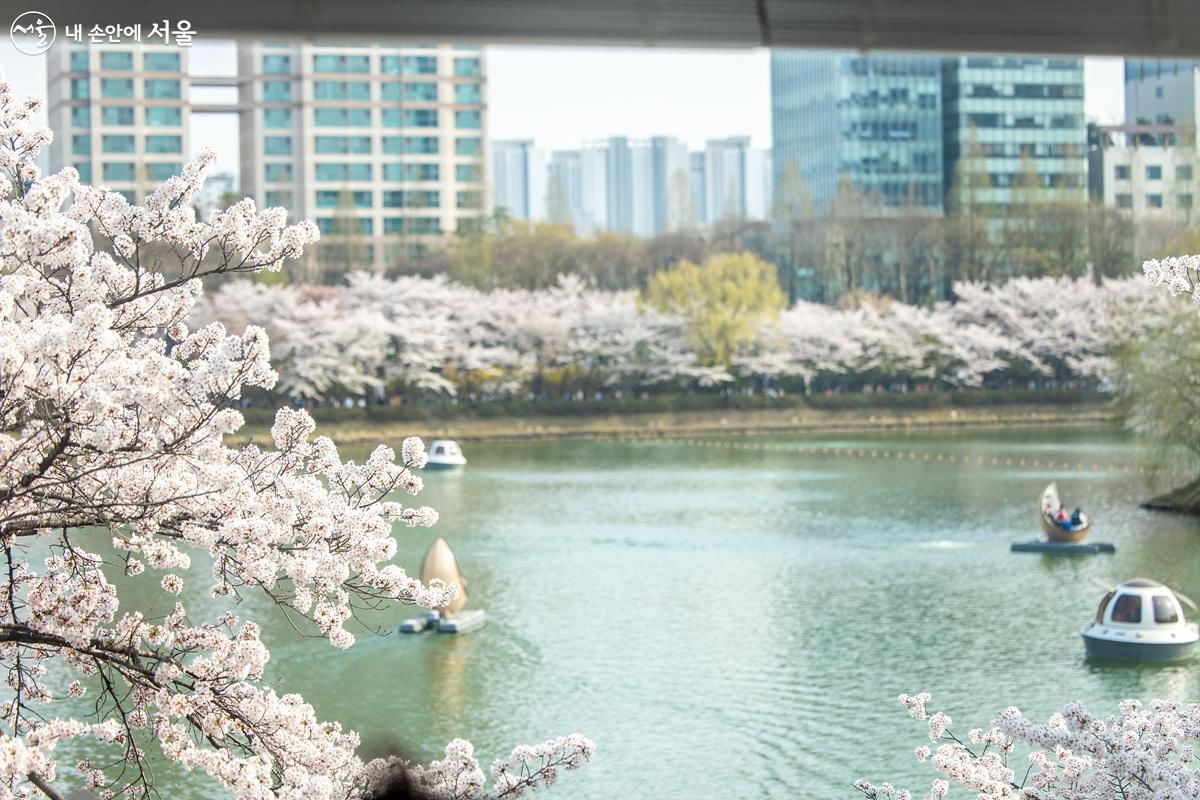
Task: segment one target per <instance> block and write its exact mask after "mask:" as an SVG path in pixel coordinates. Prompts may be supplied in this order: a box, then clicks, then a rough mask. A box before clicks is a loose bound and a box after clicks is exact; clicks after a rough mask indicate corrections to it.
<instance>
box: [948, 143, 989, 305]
mask: <svg viewBox="0 0 1200 800" xmlns="http://www.w3.org/2000/svg"><path fill="white" fill-rule="evenodd" d="M991 192H992V177H991V174H990V173H989V172H988V169H987V160H986V158H985V156H984V152H983V146H982V145H980V143H979V136H978V134H977V133H976V131H975V130H974V129H972V130H971V132H970V134H969V135H968V136H967V140H966V142H965V143H964V145H963V152H962V154H961V156H960V157H959V159H958V161H957V162H956V163H955V165H954V176H953V178H952V179H951V182H950V191H949V193H948V196H947V198H946V212H947V214H948V217H947V219H946V222H945V225H944V228H943V236H942V242H943V248H944V255H945V258H944V262H945V269H944V270H943V272H942V282H943V283H942V291H941V294H942V296H943V297H951V296H952V295H953V285H954V283H955V282H957V281H987V280H991V279H992V277H993V272H994V267H995V258H996V247H995V246H994V245H993V244H992V233H993V228H994V222H993V221H992V220H991V219H990V213H989V212H990V208H989V206H990V203H991V197H990V194H991Z"/></svg>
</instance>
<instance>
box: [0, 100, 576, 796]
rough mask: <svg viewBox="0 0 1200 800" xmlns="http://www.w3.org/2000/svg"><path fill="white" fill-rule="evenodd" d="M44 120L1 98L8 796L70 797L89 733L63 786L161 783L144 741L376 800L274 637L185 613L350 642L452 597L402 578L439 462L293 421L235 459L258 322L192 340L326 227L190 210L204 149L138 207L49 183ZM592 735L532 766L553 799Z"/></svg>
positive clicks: (208, 764)
mask: <svg viewBox="0 0 1200 800" xmlns="http://www.w3.org/2000/svg"><path fill="white" fill-rule="evenodd" d="M39 107H40V106H39V104H38V103H37V102H21V101H18V100H17V99H16V98H15V96H14V94H13V90H12V87H11V86H10V85H9V84H7V83H3V82H0V547H2V548H3V551H4V557H5V560H6V569H5V571H4V574H5V575H6V576H7V579H6V580H0V668H3V669H4V670H6V671H7V676H6V682H7V686H8V689H9V690H10V695H6V698H7V697H11V699H7V700H6V702H4V703H3V704H2V705H0V723H2V724H3V725H4V727H5V729H6V733H5V734H4V735H0V800H9V798H29V797H34V796H38V795H49V796H54V795H55V794H59V793H61V792H59V790H58V789H56V788H54V787H53V784H54V783H55V782H56V781H57V780H59V778H60V777H62V776H60V773H62V772H71V770H63V769H62V768H61V766H62V765H60V764H58V763H57V762H56V758H55V750H56V746H57V745H58V743H59V742H61V741H64V740H68V739H76V738H80V737H85V736H87V737H90V738H91V739H93V740H94V741H95V742H98V743H99V744H101V745H103V746H104V747H105V748H110V749H112V750H114V751H115V752H113V753H111V755H112V758H107V757H106V758H104V759H103V762H102V763H101V761H100V760H99V759H98V760H97V761H96V762H93V761H91V760H84V761H80V762H78V763H77V764H75V765H74V766H75V770H74V772H75V773H76V774H75V775H74V776H72V777H69V778H64V780H66V781H68V782H71V781H74V782H75V783H78V782H79V779H80V778H82V782H83V783H85V784H86V785H87V786H90V787H92V788H93V789H95V790H97V791H98V792H99V794H100V795H101V796H103V797H113V796H118V795H124V794H137V795H139V796H150V795H152V794H156V793H159V792H162V790H163V789H164V788H166V787H162V786H159V787H156V786H155V785H154V780H155V776H156V774H157V775H159V776H162V775H169V774H171V773H170V771H163V770H159V771H158V772H157V773H153V772H151V771H150V770H149V769H148V768H147V758H148V749H149V748H156V749H157V750H158V751H159V752H160V753H161V754H162V755H164V756H165V757H166V758H167V759H169V760H170V761H172V762H174V763H175V764H177V765H178V766H179V767H181V768H182V769H183V770H187V771H199V772H202V773H205V774H207V775H208V776H209V777H210V778H211V779H212V780H213V781H215V782H216V783H217V784H218V785H219V786H221V787H222V788H223V789H224V790H225V791H227V792H228V793H229V794H230V795H231V796H233V797H236V798H245V799H246V800H250V799H251V798H255V799H261V800H265V799H266V798H286V799H288V800H292V799H295V800H299V798H315V799H317V800H321V799H323V798H349V797H360V796H362V793H363V790H364V786H365V785H366V775H367V769H366V766H365V765H364V764H363V762H362V761H361V760H360V759H359V757H358V756H357V755H356V751H357V748H358V744H359V740H358V736H357V735H356V734H355V733H354V732H352V731H347V730H343V729H342V727H341V726H340V725H339V724H338V723H337V722H331V721H323V720H321V719H319V718H318V716H317V714H316V712H315V710H314V709H313V708H312V706H310V705H309V704H307V703H305V702H304V700H303V698H302V697H300V696H298V695H295V694H277V693H276V692H275V691H274V690H272V689H270V688H268V687H266V686H264V685H263V681H264V678H265V676H266V669H267V665H268V663H269V660H270V653H269V652H268V650H267V648H266V647H265V646H264V644H263V642H262V639H261V636H260V628H259V622H258V621H257V620H255V619H250V618H243V617H239V616H237V615H234V614H232V613H221V612H220V611H218V610H214V609H217V608H220V607H222V606H223V605H224V604H220V603H216V604H199V605H198V604H192V605H191V606H190V608H189V607H188V606H186V605H185V600H184V599H185V598H188V597H194V596H195V595H196V592H197V591H198V590H207V591H208V592H209V593H210V594H211V595H212V596H213V597H225V596H230V597H234V598H242V597H244V596H245V595H246V594H248V593H258V594H260V595H261V596H263V597H265V598H267V600H268V603H267V607H268V608H272V609H276V610H277V611H278V612H279V613H280V614H282V615H283V616H285V617H286V618H287V620H288V621H289V622H291V623H292V625H293V626H295V627H296V628H297V629H298V630H300V631H302V632H306V633H310V634H311V635H315V636H321V637H324V638H325V639H327V640H328V641H329V642H330V643H331V644H332V645H333V646H334V647H339V648H345V647H349V646H351V645H352V644H353V643H354V634H353V633H352V632H351V629H352V626H351V625H350V622H351V620H352V619H353V618H354V615H355V614H356V613H357V611H358V610H360V609H363V608H375V607H380V606H385V605H387V604H391V603H417V604H421V605H424V606H426V607H430V608H435V607H439V606H442V605H445V604H446V603H448V602H450V601H451V600H452V599H453V597H454V596H455V594H456V592H457V591H458V589H457V587H455V586H452V585H447V584H444V583H442V582H440V581H431V582H430V583H428V584H422V583H421V582H420V581H418V580H416V579H415V578H412V577H410V576H409V575H408V574H407V573H406V572H405V571H404V569H403V568H401V567H400V566H399V565H397V564H395V563H393V559H394V557H395V554H396V540H395V538H394V530H395V529H397V528H399V527H401V526H403V525H408V526H420V525H432V524H434V523H435V522H436V521H437V514H436V512H434V511H433V510H432V509H429V508H425V507H422V506H415V505H412V504H410V503H409V502H408V497H409V496H410V495H413V494H416V493H418V492H419V491H420V490H421V479H420V476H419V474H418V471H419V470H420V468H421V467H423V466H424V464H425V461H426V454H425V450H424V445H423V443H422V442H421V441H420V440H419V439H416V438H410V439H407V440H405V441H404V442H403V444H402V446H401V448H400V456H399V459H397V456H396V453H395V452H394V451H393V450H392V449H391V448H388V447H383V446H381V447H378V448H376V449H375V450H374V451H373V452H372V453H371V454H370V456H369V457H368V458H366V459H365V460H364V461H363V462H362V463H355V462H353V461H343V460H342V458H341V456H340V455H339V453H338V450H337V447H336V446H335V445H334V443H333V442H332V441H331V440H330V439H328V438H327V437H321V436H316V431H315V426H314V423H313V421H312V419H311V418H310V417H309V416H308V414H307V413H305V412H303V411H297V410H292V409H282V410H280V411H279V413H278V414H277V415H276V419H275V424H274V426H273V427H272V429H271V435H272V442H271V445H270V446H266V447H259V446H255V445H241V446H230V445H229V444H227V443H228V442H230V441H231V437H229V434H231V433H233V432H235V431H236V430H237V429H238V428H239V427H240V426H241V425H242V417H241V414H240V413H239V412H238V411H237V410H235V409H236V406H237V403H238V400H239V398H241V397H242V394H243V392H244V391H245V390H246V389H247V388H248V387H256V388H259V389H269V388H271V387H273V386H274V385H275V383H276V381H277V379H278V375H277V373H276V371H275V369H274V368H273V367H272V364H271V354H270V349H269V346H268V338H267V334H266V331H265V330H263V329H262V328H259V327H255V326H242V329H241V331H240V332H239V333H238V334H236V335H233V334H230V333H229V332H228V331H227V329H226V328H225V326H223V325H222V324H220V323H219V322H207V323H202V324H199V325H195V324H191V321H192V320H193V318H194V308H195V305H196V303H197V301H198V300H199V299H200V298H201V296H202V291H203V290H202V279H204V278H205V277H208V276H213V275H237V274H242V273H252V272H256V271H259V270H273V269H279V267H280V265H281V264H282V263H283V262H284V261H285V260H287V259H291V258H295V257H297V256H299V255H300V254H301V253H302V251H303V249H304V248H305V247H306V246H307V245H309V244H311V243H312V242H314V241H316V239H317V237H318V233H317V230H316V228H315V226H313V225H312V224H311V223H309V222H302V223H299V224H295V225H290V224H288V221H287V217H286V212H285V211H284V210H283V209H267V210H259V209H257V208H256V207H255V204H254V203H253V202H252V201H251V200H244V201H242V202H239V203H237V204H235V205H234V206H232V207H231V208H229V209H226V210H224V211H219V212H215V213H213V214H211V215H210V216H209V218H208V219H207V220H200V219H197V217H196V214H195V211H194V210H193V207H192V202H191V201H192V199H193V197H194V196H195V195H196V193H197V192H198V191H199V190H200V188H201V187H202V185H203V183H204V178H205V173H206V170H207V168H208V166H209V164H210V163H211V161H212V156H211V154H209V153H205V154H204V155H202V156H201V157H200V158H199V159H198V160H197V161H195V162H193V163H191V164H189V165H188V166H187V167H185V168H184V169H183V171H182V173H181V174H180V175H178V176H176V177H173V178H171V179H170V180H168V181H166V182H165V183H164V184H162V186H161V187H159V188H158V189H157V190H156V191H155V192H154V193H153V194H151V195H150V196H149V197H148V198H146V200H145V203H144V204H143V205H140V206H138V205H132V204H130V203H129V202H127V201H126V199H125V198H124V197H123V196H122V195H120V194H118V193H116V192H112V191H109V190H107V189H104V188H93V187H88V186H84V185H81V184H80V182H79V176H78V175H77V174H76V172H75V171H74V170H71V169H67V170H64V171H62V172H59V173H57V174H54V175H49V176H42V175H41V174H40V172H39V170H38V168H37V165H36V160H37V157H38V153H39V151H40V149H41V147H42V146H43V145H45V144H46V143H47V142H49V141H50V139H51V134H50V132H49V131H47V130H45V129H41V128H38V127H36V126H35V125H34V123H33V120H34V117H35V115H36V113H37V111H38V109H39ZM33 553H36V554H37V558H38V559H40V563H35V560H36V559H34V557H33V556H32V554H33ZM47 553H48V554H49V555H46V554H47ZM195 560H198V561H199V562H200V563H203V564H205V565H206V569H205V570H204V571H203V572H200V571H197V570H195V569H194V568H193V561H195ZM207 565H211V568H207ZM143 573H145V574H147V576H148V578H151V579H153V580H155V581H156V582H157V583H158V585H159V586H160V587H161V588H162V590H163V592H164V593H165V595H166V596H167V597H170V598H172V599H173V600H174V599H175V598H180V599H179V600H178V601H177V602H174V604H173V608H172V610H171V611H170V612H169V613H166V614H162V613H161V611H160V612H157V613H155V614H154V615H151V611H150V610H149V609H141V608H138V607H136V606H132V605H129V604H128V598H123V597H121V596H120V593H119V592H118V590H117V588H116V586H115V585H114V584H113V583H112V582H110V580H109V577H111V576H114V575H118V574H124V575H125V576H130V577H134V576H138V575H141V574H143ZM189 589H190V591H189ZM188 602H190V601H188ZM206 615H207V618H206ZM60 683H61V687H60V686H59V685H58V684H60ZM85 695H86V696H87V698H88V702H87V705H86V708H87V709H88V714H87V715H85V718H83V719H77V718H73V717H72V716H71V714H72V713H73V712H77V711H78V710H79V709H80V708H83V707H84V706H82V705H81V704H80V703H78V702H75V703H72V702H71V701H72V700H78V699H79V698H82V697H84V696H85ZM60 703H62V705H58V704H60ZM93 715H94V716H93ZM581 741H585V740H580V741H576V740H574V739H572V740H570V741H568V742H565V743H563V744H551V745H543V746H539V747H540V748H542V749H537V748H535V749H534V751H532V752H533V753H536V754H537V755H538V757H542V758H543V762H542V763H541V767H540V768H541V769H542V773H541V775H542V778H541V779H540V784H545V783H549V782H550V781H551V780H552V779H553V774H554V769H556V768H558V767H572V766H575V765H577V764H578V763H579V761H580V759H582V758H585V757H586V755H587V754H588V753H590V752H591V750H590V743H587V746H586V748H585V747H584V745H583V744H581ZM88 749H89V750H93V749H95V748H94V747H92V746H89V748H88ZM530 758H531V759H532V758H534V756H533V755H531V756H530ZM506 774H507V773H503V772H502V773H501V774H498V775H497V777H496V783H497V790H506V789H507V787H509V785H510V783H511V781H509V779H508V778H507V777H505V775H506ZM540 784H538V785H540ZM528 785H530V786H532V785H535V784H528ZM476 789H478V790H479V791H478V792H476V794H478V793H479V792H482V791H483V784H482V783H479V784H478V786H476ZM162 793H166V794H169V792H162ZM461 796H462V797H466V796H467V795H461Z"/></svg>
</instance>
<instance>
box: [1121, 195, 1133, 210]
mask: <svg viewBox="0 0 1200 800" xmlns="http://www.w3.org/2000/svg"><path fill="white" fill-rule="evenodd" d="M1117 208H1133V195H1131V194H1119V195H1117Z"/></svg>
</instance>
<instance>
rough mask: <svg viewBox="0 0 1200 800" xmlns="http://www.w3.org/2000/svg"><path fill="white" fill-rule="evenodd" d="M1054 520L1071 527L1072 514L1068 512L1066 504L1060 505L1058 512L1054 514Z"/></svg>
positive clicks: (1068, 527) (1062, 525)
mask: <svg viewBox="0 0 1200 800" xmlns="http://www.w3.org/2000/svg"><path fill="white" fill-rule="evenodd" d="M1054 522H1055V523H1056V524H1058V525H1060V526H1061V527H1063V528H1067V529H1068V530H1069V529H1070V528H1071V515H1070V514H1068V513H1067V507H1066V505H1060V506H1059V507H1058V513H1057V514H1055V515H1054Z"/></svg>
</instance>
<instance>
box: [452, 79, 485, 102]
mask: <svg viewBox="0 0 1200 800" xmlns="http://www.w3.org/2000/svg"><path fill="white" fill-rule="evenodd" d="M454 102H456V103H482V102H483V94H482V93H481V92H480V91H479V84H478V83H459V84H456V85H455V87H454Z"/></svg>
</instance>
